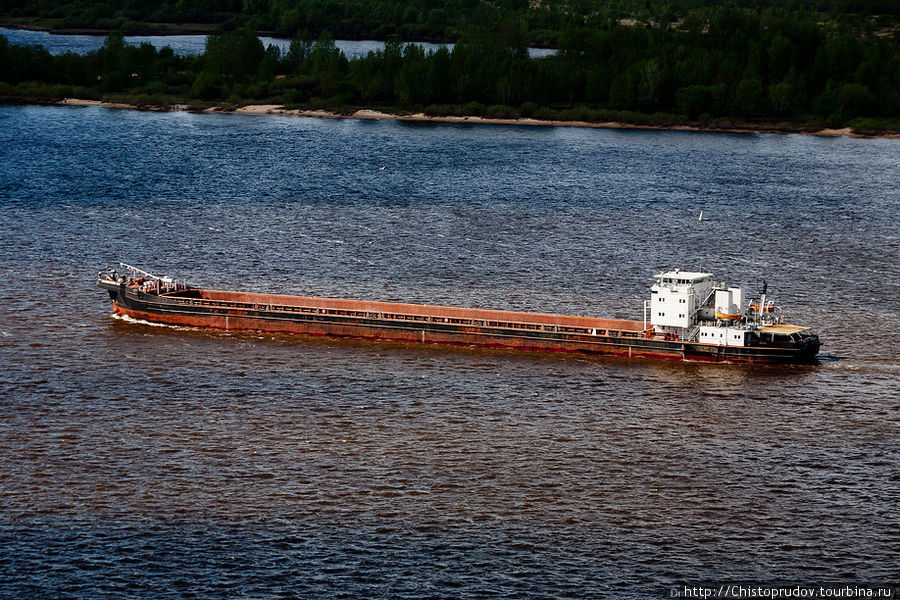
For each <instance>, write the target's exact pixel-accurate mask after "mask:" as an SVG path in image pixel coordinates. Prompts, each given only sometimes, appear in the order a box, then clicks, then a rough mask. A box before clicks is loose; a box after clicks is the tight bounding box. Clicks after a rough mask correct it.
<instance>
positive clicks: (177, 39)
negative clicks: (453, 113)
mask: <svg viewBox="0 0 900 600" xmlns="http://www.w3.org/2000/svg"><path fill="white" fill-rule="evenodd" d="M0 35H2V36H4V37H5V38H6V39H7V40H9V42H10V43H11V44H19V45H22V46H43V47H44V48H46V49H47V51H48V52H50V53H51V54H66V53H67V52H68V53H72V54H88V53H89V52H95V51H97V50H99V49H100V48H101V47H102V46H103V42H104V41H105V40H106V36H103V35H86V34H74V33H48V32H46V31H31V30H28V29H9V28H7V27H0ZM259 39H260V40H261V41H262V43H263V45H265V46H266V47H267V48H268V47H269V46H275V47H276V48H278V49H279V50H281V52H282V53H286V52H287V51H288V50H289V49H290V47H291V40H290V39H287V38H276V37H270V36H260V38H259ZM125 42H126V43H128V44H133V45H135V46H138V45H140V44H144V43H148V44H151V45H153V46H155V47H156V48H157V49H162V48H164V47H166V46H168V47H169V48H171V49H172V50H173V51H174V52H175V54H180V55H183V56H190V55H195V54H203V51H204V50H205V49H206V36H205V35H128V36H125ZM415 43H416V45H418V46H421V47H422V48H424V49H425V51H426V52H429V51H432V52H433V51H435V50H437V49H438V48H441V47H442V46H446V47H447V48H450V49H452V48H453V44H436V43H433V42H415ZM335 46H337V48H338V49H339V50H340V51H341V52H343V53H344V54H345V55H346V56H347V58H359V57H362V56H366V55H367V54H368V53H369V52H376V51H378V50H383V49H384V42H383V41H377V40H336V41H335ZM554 52H555V50H552V49H549V48H529V49H528V53H529V55H531V56H532V57H535V58H540V57H543V56H550V55H551V54H553V53H554Z"/></svg>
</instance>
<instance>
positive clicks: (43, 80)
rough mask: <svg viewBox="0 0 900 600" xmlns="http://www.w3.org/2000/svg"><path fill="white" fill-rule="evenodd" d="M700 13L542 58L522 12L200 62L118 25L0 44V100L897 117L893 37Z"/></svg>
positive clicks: (673, 118)
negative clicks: (397, 35)
mask: <svg viewBox="0 0 900 600" xmlns="http://www.w3.org/2000/svg"><path fill="white" fill-rule="evenodd" d="M695 14H697V13H695ZM703 14H704V18H702V19H700V18H696V19H693V20H686V21H684V22H682V23H680V24H679V26H678V27H677V28H673V27H670V26H667V25H665V24H662V23H659V24H656V25H651V26H648V25H646V24H642V23H627V24H623V23H621V22H619V21H618V20H608V21H606V22H604V23H603V24H602V25H594V26H589V25H587V24H584V25H581V26H579V27H570V28H569V29H567V30H566V31H564V32H563V34H562V35H561V36H560V40H559V50H558V52H557V53H556V54H555V55H552V56H549V57H545V58H538V59H535V58H530V57H529V55H528V51H527V47H526V46H527V43H528V40H529V36H528V29H527V24H526V23H524V22H523V21H522V20H519V19H506V20H502V21H500V22H487V23H484V24H479V25H477V26H470V27H468V28H467V30H466V31H465V32H464V33H463V35H462V36H461V37H460V39H459V41H458V42H457V43H456V44H455V46H454V47H453V48H452V49H448V48H441V49H439V50H436V51H428V52H426V51H425V50H423V49H422V47H421V46H418V45H415V44H404V43H402V42H400V41H399V40H397V39H395V40H393V41H389V42H387V43H386V44H385V46H384V49H383V50H379V51H377V52H371V53H369V54H368V55H366V56H363V57H360V58H354V59H348V58H347V57H346V56H345V55H344V54H343V53H342V52H340V50H338V49H337V47H336V46H335V44H334V41H333V39H332V37H331V36H330V35H329V34H327V33H326V34H324V35H320V36H318V37H314V36H312V35H311V34H309V33H306V32H302V33H301V34H300V35H298V36H297V37H295V38H294V40H293V41H292V42H291V45H290V48H289V49H288V50H287V51H286V52H281V51H280V50H279V49H278V48H276V47H274V46H272V47H269V48H265V47H264V46H263V44H262V42H261V41H260V40H259V38H258V37H257V35H256V32H255V31H254V30H253V29H250V28H245V27H237V28H231V29H222V30H220V31H218V32H217V33H215V34H213V35H211V36H209V37H208V39H207V44H206V50H205V52H204V53H203V54H202V55H200V56H194V57H184V56H178V55H175V54H174V53H173V52H172V51H171V49H168V48H162V49H159V50H157V49H156V48H154V47H153V46H151V45H149V44H143V45H141V46H131V45H128V44H125V43H124V40H123V38H122V35H121V33H115V34H111V35H110V36H109V37H108V38H107V39H106V42H105V43H104V45H103V47H102V48H101V49H100V50H98V51H97V52H94V53H91V54H88V55H86V56H76V55H61V56H53V55H50V54H49V53H48V52H46V51H45V50H43V49H41V48H32V47H23V46H16V45H11V44H9V43H8V42H7V41H6V40H5V39H0V82H2V83H0V95H5V96H20V97H21V96H34V97H65V96H74V97H89V98H99V97H113V96H115V97H119V98H124V99H127V100H129V101H132V102H139V103H141V102H143V103H148V104H162V105H165V104H172V103H176V102H191V101H193V102H196V103H223V102H225V103H231V104H243V103H252V102H261V103H277V104H284V105H287V106H293V107H305V108H325V109H330V110H335V111H347V110H352V109H354V108H359V107H373V108H380V109H384V110H394V111H397V110H399V111H413V110H424V111H425V112H427V113H429V114H433V115H440V114H466V115H486V116H494V117H519V116H525V117H535V118H543V119H573V120H587V121H606V120H624V121H630V122H635V123H654V124H673V123H688V122H692V123H701V124H705V125H719V126H724V125H727V124H729V123H735V122H745V123H753V122H768V123H777V122H782V123H794V124H799V125H803V124H817V125H826V124H827V125H830V126H843V125H845V124H848V123H851V122H854V120H857V124H858V125H859V126H860V127H861V128H863V129H865V128H866V126H867V125H866V124H868V127H869V128H875V129H877V128H879V127H882V128H884V127H887V128H892V129H897V128H898V127H897V119H898V117H900V39H898V37H897V36H892V35H883V34H881V35H879V34H876V33H871V32H868V33H867V32H864V31H860V30H858V29H853V28H852V27H849V26H841V25H834V24H832V25H828V26H823V25H822V23H821V22H819V21H818V18H817V15H816V14H814V13H803V12H788V11H784V10H774V9H773V10H767V11H757V10H751V9H741V8H735V7H729V8H716V9H709V10H706V11H704V13H703ZM859 119H869V121H866V123H862V124H860V122H859ZM872 119H875V120H876V121H872ZM878 123H881V125H878ZM873 124H874V125H873ZM885 124H886V125H885Z"/></svg>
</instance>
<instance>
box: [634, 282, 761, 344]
mask: <svg viewBox="0 0 900 600" xmlns="http://www.w3.org/2000/svg"><path fill="white" fill-rule="evenodd" d="M743 303H744V289H743V288H739V287H731V288H726V287H725V285H724V284H719V285H716V284H714V283H713V281H712V274H711V273H700V272H693V271H681V270H679V269H675V270H674V271H667V272H665V273H660V274H659V275H657V276H656V284H655V285H653V287H652V288H650V301H649V303H647V304H645V314H646V312H647V311H649V313H650V318H649V323H650V325H652V326H653V328H654V330H655V331H658V332H662V333H666V334H671V335H672V336H677V339H682V340H692V341H696V342H700V343H707V344H716V345H722V346H744V345H746V343H747V336H748V335H749V334H750V333H751V332H752V331H753V330H754V329H755V327H753V326H750V325H748V324H746V323H743V322H742V315H743V306H742V305H743Z"/></svg>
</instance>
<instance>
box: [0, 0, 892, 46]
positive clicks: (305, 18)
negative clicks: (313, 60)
mask: <svg viewBox="0 0 900 600" xmlns="http://www.w3.org/2000/svg"><path fill="white" fill-rule="evenodd" d="M725 5H727V6H731V7H735V8H747V9H752V10H764V9H769V8H778V9H781V10H789V11H797V10H802V11H810V12H814V13H817V14H818V17H817V18H818V19H819V20H824V21H828V22H836V23H842V24H845V25H852V26H855V27H879V26H883V25H885V24H889V25H893V24H896V22H897V16H898V15H900V3H898V2H897V1H896V0H727V1H726V0H667V1H666V2H658V1H656V0H653V1H650V0H0V19H2V20H4V21H6V22H19V23H32V24H37V23H40V24H42V25H45V26H49V27H55V28H91V29H105V30H122V31H125V32H126V33H129V32H138V31H149V30H152V29H165V28H166V27H165V26H164V25H163V24H169V25H170V26H175V27H179V28H182V29H186V30H191V29H195V30H196V29H198V27H197V25H200V24H223V23H229V24H231V25H232V26H235V27H249V28H252V29H256V30H258V31H260V30H262V31H269V32H276V33H278V34H280V35H284V36H287V37H293V36H295V35H297V34H299V33H300V32H302V31H309V32H312V34H313V35H314V36H318V35H320V34H321V33H323V32H325V31H330V32H331V33H332V34H333V35H335V36H337V37H338V38H341V39H387V38H389V37H400V38H402V39H406V40H456V39H458V38H459V37H461V36H462V35H463V34H464V33H465V31H466V30H467V29H468V28H469V26H470V25H472V24H476V23H478V24H496V23H499V22H502V21H503V20H508V19H515V20H518V21H520V22H521V23H522V24H523V25H524V26H525V29H526V31H527V32H528V41H529V43H531V44H550V45H555V44H557V43H559V42H560V38H561V37H562V36H563V35H564V32H566V31H568V30H571V29H573V28H575V29H577V28H581V27H587V28H589V29H592V28H595V27H598V26H603V25H605V24H606V23H607V22H608V21H611V20H612V21H616V20H622V19H633V20H637V21H638V22H644V23H651V22H654V23H664V24H668V23H673V22H678V21H680V20H684V19H690V18H693V15H694V13H696V12H697V11H701V13H702V12H703V11H708V10H711V9H710V8H709V7H713V8H712V10H715V9H716V7H721V6H725ZM875 15H878V16H877V17H875ZM192 24H193V25H194V27H191V25H192Z"/></svg>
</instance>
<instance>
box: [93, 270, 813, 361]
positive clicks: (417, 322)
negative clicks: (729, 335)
mask: <svg viewBox="0 0 900 600" xmlns="http://www.w3.org/2000/svg"><path fill="white" fill-rule="evenodd" d="M107 289H108V290H109V293H110V297H111V298H112V300H113V309H114V311H115V313H116V314H118V315H123V316H128V317H131V318H134V319H138V320H144V321H149V322H152V323H164V324H169V325H178V326H185V327H196V328H204V329H214V330H221V331H248V332H250V331H253V332H265V333H273V334H286V335H305V336H323V337H339V338H354V339H371V340H385V341H394V342H405V343H426V344H444V345H458V346H474V347H482V348H508V349H514V350H523V351H525V350H527V351H540V352H569V353H587V354H600V355H610V356H621V357H629V358H645V359H657V360H679V361H702V362H741V363H795V362H806V361H810V360H812V359H813V358H814V357H815V354H816V353H817V352H818V340H817V339H816V340H815V344H807V345H805V346H801V347H730V346H719V345H713V344H700V343H694V342H685V341H678V340H672V339H659V338H658V336H648V335H647V334H646V332H645V331H644V324H643V323H642V322H640V321H624V320H610V319H591V318H587V317H567V316H560V315H543V314H533V313H514V312H507V311H483V310H477V309H460V308H447V307H431V306H419V305H404V304H392V303H379V302H361V301H352V300H337V299H323V298H299V297H289V296H273V295H265V294H244V293H237V292H219V291H210V290H190V291H191V292H192V293H193V295H195V296H197V297H187V296H189V294H185V293H181V294H178V295H173V296H167V295H165V294H164V295H156V294H153V293H147V292H142V291H139V290H136V289H135V288H132V287H129V286H126V285H119V286H115V287H112V286H110V287H107Z"/></svg>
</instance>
